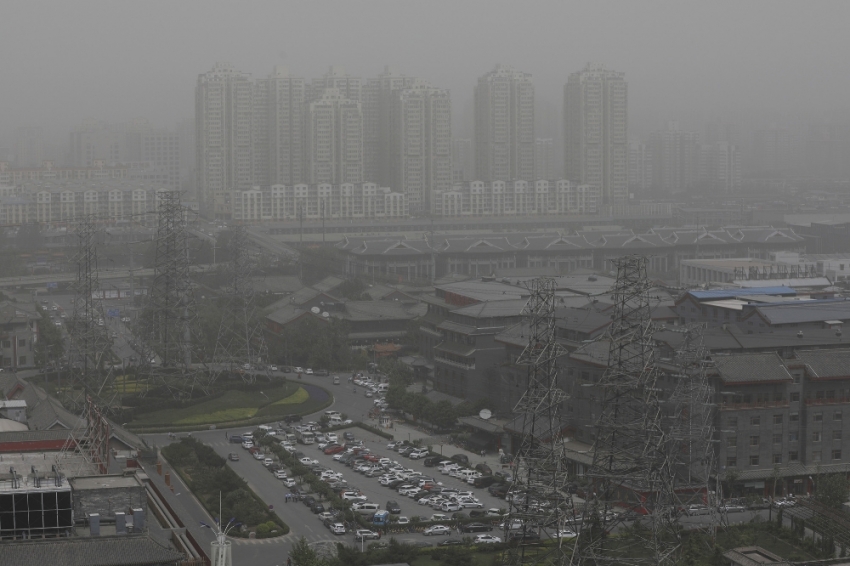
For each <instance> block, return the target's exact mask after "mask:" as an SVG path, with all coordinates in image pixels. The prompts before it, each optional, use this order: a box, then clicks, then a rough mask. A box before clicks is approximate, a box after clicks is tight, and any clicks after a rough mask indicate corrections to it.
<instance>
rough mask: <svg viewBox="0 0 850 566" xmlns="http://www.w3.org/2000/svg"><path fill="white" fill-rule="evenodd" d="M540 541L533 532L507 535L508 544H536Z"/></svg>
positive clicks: (537, 535) (518, 532) (538, 536)
mask: <svg viewBox="0 0 850 566" xmlns="http://www.w3.org/2000/svg"><path fill="white" fill-rule="evenodd" d="M539 540H540V535H539V534H538V533H535V532H534V531H526V532H522V531H516V532H512V533H509V534H508V541H510V542H537V541H539Z"/></svg>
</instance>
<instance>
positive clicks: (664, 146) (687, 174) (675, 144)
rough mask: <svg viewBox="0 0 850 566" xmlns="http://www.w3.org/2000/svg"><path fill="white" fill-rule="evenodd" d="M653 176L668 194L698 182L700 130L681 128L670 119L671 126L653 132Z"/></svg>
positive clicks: (688, 188) (659, 187)
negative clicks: (691, 130) (697, 131)
mask: <svg viewBox="0 0 850 566" xmlns="http://www.w3.org/2000/svg"><path fill="white" fill-rule="evenodd" d="M650 145H651V147H652V162H653V166H652V179H653V180H654V181H655V186H656V188H658V189H660V190H661V192H662V193H664V194H668V195H670V194H676V193H682V192H686V191H690V190H691V189H693V188H694V187H695V185H696V183H697V178H698V165H699V160H700V144H699V134H698V133H696V132H688V131H684V130H681V129H680V128H679V122H677V121H676V120H670V121H669V122H667V128H666V129H664V130H660V131H657V132H653V134H652V135H651V136H650Z"/></svg>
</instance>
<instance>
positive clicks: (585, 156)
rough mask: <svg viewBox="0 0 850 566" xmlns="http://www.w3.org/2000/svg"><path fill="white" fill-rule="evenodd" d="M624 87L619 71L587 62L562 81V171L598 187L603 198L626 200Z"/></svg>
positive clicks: (623, 80) (612, 202)
mask: <svg viewBox="0 0 850 566" xmlns="http://www.w3.org/2000/svg"><path fill="white" fill-rule="evenodd" d="M627 163H628V88H627V84H626V80H625V73H620V72H617V71H609V70H607V69H606V68H605V67H604V66H603V65H599V64H592V63H588V64H587V66H586V67H585V68H584V69H583V70H581V71H579V72H577V73H573V74H571V75H570V76H569V79H567V84H566V85H565V86H564V170H565V173H566V177H567V178H568V179H569V180H571V181H575V182H578V183H581V184H587V185H595V186H597V187H600V188H601V189H602V199H603V202H604V203H605V204H625V203H626V202H627V201H628V198H629V194H628V178H627Z"/></svg>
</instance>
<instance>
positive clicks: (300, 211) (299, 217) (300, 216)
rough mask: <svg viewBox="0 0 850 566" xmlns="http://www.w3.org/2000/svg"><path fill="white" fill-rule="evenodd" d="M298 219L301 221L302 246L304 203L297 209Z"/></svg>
mask: <svg viewBox="0 0 850 566" xmlns="http://www.w3.org/2000/svg"><path fill="white" fill-rule="evenodd" d="M298 220H299V222H300V223H301V247H302V248H303V247H304V205H303V204H302V205H301V207H300V208H299V209H298Z"/></svg>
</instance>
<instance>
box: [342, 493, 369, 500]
mask: <svg viewBox="0 0 850 566" xmlns="http://www.w3.org/2000/svg"><path fill="white" fill-rule="evenodd" d="M342 498H343V499H344V500H345V501H366V500H367V499H369V498H368V497H366V496H365V495H363V494H362V493H359V492H357V491H344V492H342Z"/></svg>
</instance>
